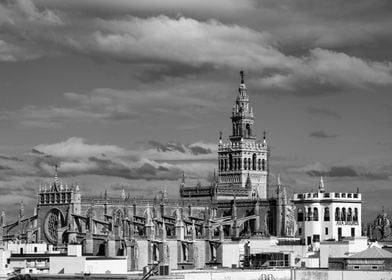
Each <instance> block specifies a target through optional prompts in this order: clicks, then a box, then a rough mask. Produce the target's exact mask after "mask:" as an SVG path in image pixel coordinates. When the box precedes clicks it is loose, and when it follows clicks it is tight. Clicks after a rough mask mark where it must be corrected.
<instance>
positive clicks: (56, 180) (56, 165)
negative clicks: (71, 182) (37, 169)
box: [54, 164, 59, 185]
mask: <svg viewBox="0 0 392 280" xmlns="http://www.w3.org/2000/svg"><path fill="white" fill-rule="evenodd" d="M58 169H59V166H58V164H55V165H54V182H55V184H56V185H57V184H58V183H59V176H58Z"/></svg>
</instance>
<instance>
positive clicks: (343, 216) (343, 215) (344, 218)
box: [342, 207, 347, 221]
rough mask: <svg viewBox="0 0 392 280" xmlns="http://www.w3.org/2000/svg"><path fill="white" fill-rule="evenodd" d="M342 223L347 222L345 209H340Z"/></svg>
mask: <svg viewBox="0 0 392 280" xmlns="http://www.w3.org/2000/svg"><path fill="white" fill-rule="evenodd" d="M342 221H347V215H346V208H345V207H343V208H342Z"/></svg>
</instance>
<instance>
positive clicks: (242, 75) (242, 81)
mask: <svg viewBox="0 0 392 280" xmlns="http://www.w3.org/2000/svg"><path fill="white" fill-rule="evenodd" d="M240 75H241V84H244V83H245V80H244V76H245V74H244V70H241V71H240Z"/></svg>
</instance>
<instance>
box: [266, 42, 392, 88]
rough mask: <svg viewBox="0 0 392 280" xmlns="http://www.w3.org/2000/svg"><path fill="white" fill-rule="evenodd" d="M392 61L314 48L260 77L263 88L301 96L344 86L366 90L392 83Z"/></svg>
mask: <svg viewBox="0 0 392 280" xmlns="http://www.w3.org/2000/svg"><path fill="white" fill-rule="evenodd" d="M391 73H392V63H390V62H376V61H365V60H363V59H360V58H358V57H353V56H349V55H347V54H345V53H340V52H334V51H330V50H325V49H320V48H316V49H312V50H310V53H309V55H305V56H302V57H300V58H293V63H291V64H289V65H288V66H287V67H281V71H279V69H277V70H276V71H275V72H272V73H271V74H269V75H268V76H267V77H263V78H261V79H259V84H260V86H261V87H262V88H275V89H279V90H283V91H288V92H294V93H296V94H298V95H301V94H305V95H309V94H312V95H314V94H320V93H325V92H331V91H335V92H336V91H341V90H343V89H366V88H368V87H372V86H390V85H391V84H392V74H391Z"/></svg>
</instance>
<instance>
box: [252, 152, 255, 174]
mask: <svg viewBox="0 0 392 280" xmlns="http://www.w3.org/2000/svg"><path fill="white" fill-rule="evenodd" d="M252 168H253V170H256V154H253V156H252Z"/></svg>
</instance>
